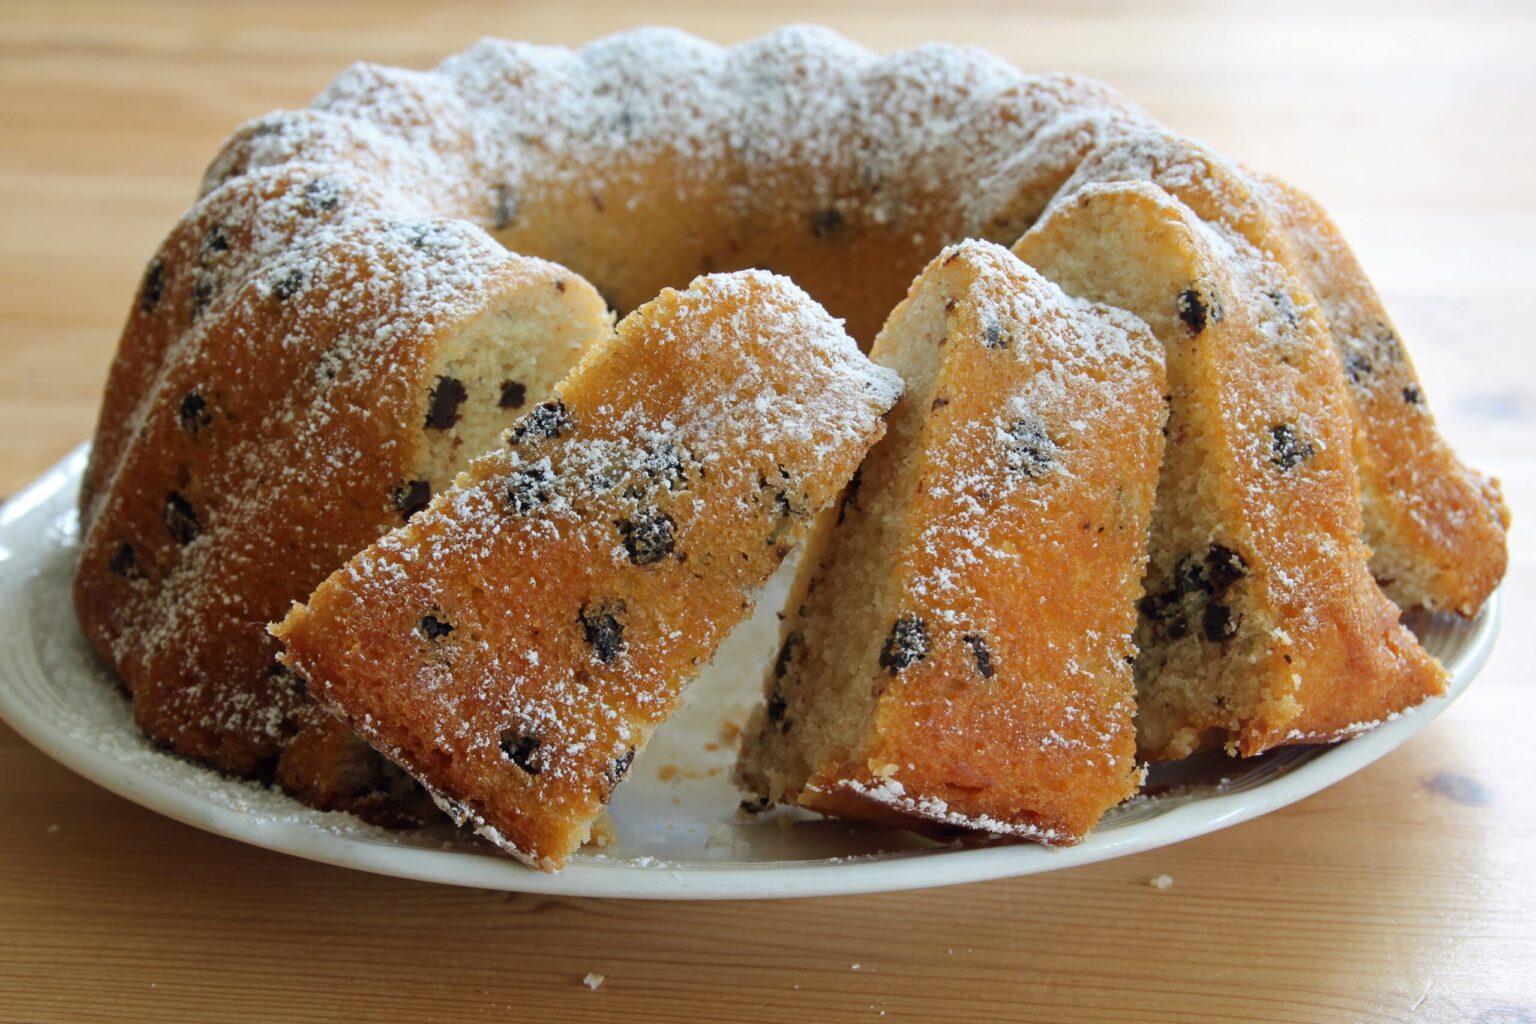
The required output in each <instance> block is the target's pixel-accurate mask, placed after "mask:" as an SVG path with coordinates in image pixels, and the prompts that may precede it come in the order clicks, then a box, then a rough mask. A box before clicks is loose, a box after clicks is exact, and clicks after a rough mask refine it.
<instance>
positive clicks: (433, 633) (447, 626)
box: [416, 615, 453, 640]
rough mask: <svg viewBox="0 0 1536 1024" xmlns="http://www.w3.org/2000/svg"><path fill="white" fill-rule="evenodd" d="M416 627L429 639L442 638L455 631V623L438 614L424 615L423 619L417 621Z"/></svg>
mask: <svg viewBox="0 0 1536 1024" xmlns="http://www.w3.org/2000/svg"><path fill="white" fill-rule="evenodd" d="M416 629H417V630H418V631H419V632H420V633H421V635H422V636H424V637H426V638H427V639H428V640H441V639H442V638H443V637H445V636H447V635H448V634H449V633H452V632H453V624H452V623H450V622H446V621H444V620H443V619H440V618H438V617H437V616H436V615H423V616H422V617H421V621H420V622H418V623H416Z"/></svg>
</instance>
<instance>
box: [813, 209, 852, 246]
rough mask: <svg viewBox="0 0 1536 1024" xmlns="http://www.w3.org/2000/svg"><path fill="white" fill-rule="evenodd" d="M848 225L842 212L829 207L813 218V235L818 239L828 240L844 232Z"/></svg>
mask: <svg viewBox="0 0 1536 1024" xmlns="http://www.w3.org/2000/svg"><path fill="white" fill-rule="evenodd" d="M846 225H847V219H846V218H844V217H843V214H842V211H840V210H836V209H833V208H832V207H830V206H829V207H827V208H826V209H825V210H821V211H819V212H817V213H816V214H815V215H813V216H812V217H811V234H813V235H815V236H816V237H817V238H828V237H830V236H832V235H835V234H837V233H838V232H840V231H842V230H843V228H844V227H845V226H846Z"/></svg>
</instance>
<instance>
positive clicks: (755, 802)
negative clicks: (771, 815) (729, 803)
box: [736, 796, 773, 814]
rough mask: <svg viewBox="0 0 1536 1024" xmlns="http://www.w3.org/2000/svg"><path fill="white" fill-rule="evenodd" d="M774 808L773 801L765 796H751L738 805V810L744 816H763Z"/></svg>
mask: <svg viewBox="0 0 1536 1024" xmlns="http://www.w3.org/2000/svg"><path fill="white" fill-rule="evenodd" d="M772 806H773V801H772V800H769V799H768V798H767V797H765V796H751V797H747V798H746V799H745V800H743V801H742V802H741V803H739V804H737V805H736V809H737V810H739V811H741V813H742V814H762V813H763V812H764V811H766V810H767V809H768V808H770V807H772Z"/></svg>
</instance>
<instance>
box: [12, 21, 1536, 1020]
mask: <svg viewBox="0 0 1536 1024" xmlns="http://www.w3.org/2000/svg"><path fill="white" fill-rule="evenodd" d="M1150 6H1151V5H1141V4H1124V5H1121V4H1114V3H1109V2H1100V3H1094V4H1087V5H1081V6H1076V5H1069V4H1066V3H1044V2H1042V3H1038V4H1024V3H1019V4H1004V3H998V2H993V3H987V2H980V0H975V2H968V3H956V4H950V5H947V6H945V7H943V8H942V9H939V8H936V7H933V6H930V5H927V4H921V3H916V2H905V0H885V2H881V3H855V4H847V5H842V6H837V7H834V6H832V5H828V4H822V3H815V4H813V3H806V2H799V0H792V2H788V3H780V4H775V5H760V6H757V7H751V8H739V7H734V6H730V5H724V4H688V3H680V2H662V0H656V2H652V3H649V4H645V5H638V4H626V3H619V2H611V3H578V2H572V0H563V2H559V3H523V4H508V3H495V4H492V3H486V4H480V5H468V4H452V3H443V2H438V3H433V4H430V5H423V4H415V3H412V4H405V3H393V2H381V3H368V4H361V3H358V4H328V5H322V4H317V3H310V2H306V3H287V2H267V3H261V4H252V5H214V4H191V3H187V4H178V3H171V2H147V3H141V4H137V5H132V6H130V5H127V4H122V3H78V4H62V3H6V4H3V5H0V26H3V27H4V31H3V33H0V54H3V59H0V138H3V139H4V140H5V141H4V145H3V146H0V493H11V492H14V491H15V490H16V489H17V488H18V487H20V486H22V485H23V484H25V483H26V481H28V480H29V479H31V478H32V477H33V476H35V475H36V474H37V473H39V472H40V471H42V470H43V469H44V468H46V467H47V466H48V465H49V464H51V463H52V462H53V461H54V460H55V459H57V458H58V457H60V456H61V455H62V454H63V453H64V452H66V451H67V450H68V449H69V448H71V447H73V446H74V445H75V444H77V443H78V442H79V441H80V440H82V439H84V438H86V437H87V436H89V434H90V432H91V429H92V426H93V423H94V417H95V410H96V403H97V399H98V395H99V389H100V386H101V383H102V380H103V378H104V375H105V371H106V366H107V363H108V361H109V360H110V358H111V355H112V351H113V347H114V345H115V343H116V335H117V330H118V328H119V326H120V323H121V317H122V316H123V314H124V312H125V310H126V309H127V307H128V303H129V300H130V297H131V295H132V292H133V288H134V284H135V282H136V279H137V277H138V275H139V273H140V270H141V267H142V264H143V261H144V260H145V258H146V257H147V256H148V255H149V253H150V252H151V251H152V249H153V247H154V246H155V244H156V242H157V241H158V239H159V238H160V236H161V235H162V234H163V233H164V232H165V230H166V229H167V228H168V227H169V226H170V224H171V223H172V221H173V220H174V219H175V217H176V216H177V215H178V214H179V213H180V212H181V211H182V210H183V209H184V208H185V207H186V205H187V204H188V203H189V202H190V199H191V197H192V194H193V190H194V188H195V186H196V183H197V180H198V178H199V176H200V174H201V171H202V167H203V164H204V162H205V161H206V160H207V159H208V157H209V156H210V155H211V154H212V153H213V152H214V150H215V148H216V147H217V145H218V143H219V141H220V140H221V139H222V137H223V136H224V135H225V134H226V133H227V132H228V131H229V130H230V128H232V127H233V126H234V125H235V124H236V123H237V122H239V121H240V120H242V119H244V118H246V117H249V116H253V115H256V114H259V113H262V112H264V111H266V110H268V109H271V108H273V107H278V106H293V105H298V104H301V103H303V102H305V101H306V100H307V99H308V98H309V97H310V96H311V95H312V94H313V93H314V92H316V91H317V90H318V89H319V88H320V87H321V86H323V85H324V83H325V82H326V80H327V79H328V78H329V77H330V76H331V75H332V74H334V73H335V72H336V71H338V70H339V69H340V68H342V67H343V66H344V65H346V64H347V63H349V62H351V61H353V60H358V59H370V60H379V61H384V62H388V63H394V64H404V65H409V66H416V67H426V66H430V65H431V64H432V63H434V62H435V61H436V60H438V59H440V58H441V57H442V56H444V55H446V54H448V53H451V52H454V51H455V50H458V49H460V48H462V47H463V46H465V45H467V44H468V43H469V42H471V41H472V40H473V39H475V38H476V37H478V36H480V35H487V34H489V35H503V36H508V37H512V38H522V39H531V40H537V41H548V42H560V43H580V42H583V41H585V40H587V39H590V38H593V37H595V36H598V35H602V34H605V33H608V32H611V31H615V30H619V29H623V28H627V27H630V26H632V25H635V24H641V23H661V24H675V25H678V26H680V27H683V28H687V29H689V30H691V31H694V32H697V33H699V34H701V35H704V36H707V37H709V38H712V39H716V40H718V41H721V42H731V41H735V40H739V39H742V38H746V37H749V36H752V35H754V34H757V33H759V32H762V31H765V30H767V29H770V28H772V27H774V26H776V25H778V24H781V23H784V22H788V21H821V22H824V23H826V24H829V25H830V26H831V27H833V28H835V29H838V30H839V31H842V32H845V33H847V34H849V35H851V36H853V37H855V38H857V39H860V40H861V41H863V42H865V43H866V44H868V45H870V46H872V47H874V48H876V49H881V50H886V49H892V48H897V47H901V46H908V45H914V44H917V43H921V42H925V41H929V40H943V41H950V42H962V43H978V44H982V45H986V46H988V47H990V48H991V49H993V50H995V51H996V52H998V53H1000V54H1001V55H1003V56H1004V57H1006V58H1008V59H1010V60H1013V61H1015V62H1017V63H1018V64H1020V65H1021V66H1023V67H1026V68H1029V69H1036V70H1045V69H1058V68H1064V69H1070V70H1075V71H1081V72H1085V73H1088V74H1093V75H1098V76H1100V77H1103V78H1106V79H1108V80H1109V81H1111V82H1112V83H1114V84H1115V85H1117V86H1119V87H1120V88H1122V89H1123V90H1125V91H1126V92H1127V93H1129V94H1130V95H1132V96H1134V97H1136V98H1137V99H1139V100H1140V101H1141V102H1143V103H1144V104H1146V105H1147V106H1148V107H1150V108H1151V109H1152V110H1153V111H1154V112H1155V113H1156V114H1158V115H1159V116H1161V117H1162V118H1164V119H1165V120H1166V121H1167V122H1168V123H1169V124H1171V125H1173V126H1175V127H1176V128H1178V129H1180V130H1183V131H1185V132H1187V133H1189V134H1192V135H1194V136H1196V137H1198V138H1201V139H1203V140H1205V141H1207V142H1209V143H1211V144H1213V145H1215V146H1216V147H1218V148H1220V149H1222V150H1224V151H1227V152H1230V153H1232V154H1234V155H1236V156H1238V157H1240V158H1241V159H1243V160H1245V161H1247V162H1249V163H1252V164H1254V165H1256V166H1259V167H1264V168H1266V169H1268V170H1272V171H1275V172H1277V173H1279V174H1281V175H1283V176H1285V177H1287V178H1290V179H1292V180H1294V181H1295V182H1296V183H1297V184H1299V185H1301V186H1303V187H1304V188H1307V189H1309V190H1310V191H1312V192H1314V193H1315V194H1317V195H1318V196H1319V197H1320V198H1321V199H1322V200H1323V201H1324V202H1325V203H1326V204H1328V205H1329V206H1330V207H1331V209H1332V210H1333V212H1334V213H1335V215H1336V216H1337V217H1338V219H1339V220H1340V221H1341V223H1342V224H1343V226H1344V229H1345V232H1346V234H1347V235H1348V236H1349V237H1350V238H1351V240H1352V241H1353V243H1354V244H1355V246H1356V247H1357V249H1358V250H1359V252H1360V254H1361V256H1362V258H1363V260H1364V262H1365V265H1366V266H1367V267H1368V268H1370V270H1371V271H1372V273H1373V275H1374V276H1375V278H1376V281H1377V283H1378V285H1379V286H1380V287H1381V289H1382V291H1383V293H1384V294H1385V296H1386V299H1387V304H1388V307H1389V308H1390V309H1391V310H1392V311H1393V314H1394V316H1395V317H1396V319H1397V322H1398V326H1399V327H1400V329H1401V331H1402V334H1403V336H1404V337H1405V338H1406V339H1407V340H1408V342H1409V344H1410V346H1411V348H1412V350H1413V352H1414V355H1415V358H1416V360H1417V362H1418V365H1419V368H1420V372H1421V375H1422V376H1423V378H1424V380H1425V383H1426V390H1427V392H1428V395H1429V398H1430V401H1431V403H1432V405H1433V407H1434V408H1435V409H1436V411H1437V414H1438V415H1439V417H1440V419H1441V422H1442V424H1443V426H1444V429H1445V431H1446V432H1447V433H1448V434H1449V435H1450V436H1451V438H1452V439H1453V440H1454V441H1455V442H1456V443H1457V444H1458V445H1459V446H1460V447H1461V448H1462V450H1463V451H1464V452H1465V453H1466V455H1467V456H1468V458H1469V459H1470V460H1471V461H1472V462H1474V463H1475V464H1477V465H1480V466H1482V467H1484V468H1486V469H1488V470H1490V471H1493V472H1495V473H1497V474H1498V475H1499V476H1501V477H1502V478H1503V480H1504V483H1505V487H1506V490H1507V492H1508V495H1509V499H1510V504H1511V505H1512V506H1513V508H1514V510H1515V513H1516V517H1517V518H1516V526H1515V531H1514V535H1513V538H1512V540H1513V565H1512V568H1511V573H1510V578H1509V580H1508V582H1507V583H1506V585H1505V597H1506V602H1507V604H1506V619H1505V630H1504V636H1503V638H1502V640H1501V642H1500V644H1499V646H1498V649H1497V650H1496V651H1495V653H1494V655H1493V658H1492V660H1491V661H1490V663H1489V665H1488V667H1487V669H1486V670H1485V672H1484V675H1483V676H1482V677H1481V678H1480V679H1479V680H1478V682H1477V684H1476V685H1475V686H1474V687H1473V689H1472V690H1471V692H1470V693H1469V694H1468V695H1467V696H1466V697H1465V698H1464V699H1463V700H1461V701H1460V702H1459V703H1458V704H1456V705H1455V706H1454V707H1453V708H1451V709H1450V710H1449V711H1448V712H1447V713H1446V714H1445V715H1443V716H1442V717H1441V718H1440V719H1438V720H1437V721H1436V722H1435V723H1434V724H1433V725H1432V726H1431V727H1430V728H1429V729H1427V730H1426V731H1425V732H1424V733H1423V734H1422V735H1421V736H1419V737H1418V738H1417V739H1415V740H1414V742H1412V743H1411V744H1409V745H1408V746H1407V747H1406V748H1404V749H1402V750H1399V751H1398V752H1396V753H1394V754H1393V755H1391V756H1389V757H1387V758H1386V759H1385V760H1383V761H1381V762H1379V763H1377V764H1376V765H1374V766H1373V767H1371V768H1369V769H1367V770H1366V771H1364V772H1362V773H1360V774H1359V775H1358V776H1356V777H1354V778H1352V779H1350V780H1348V781H1346V782H1344V783H1342V784H1340V785H1338V786H1336V787H1334V788H1332V789H1330V790H1328V791H1326V792H1324V793H1322V794H1320V795H1318V796H1316V797H1313V798H1311V799H1309V800H1306V801H1304V802H1302V803H1300V804H1298V805H1295V806H1293V807H1291V808H1289V809H1287V810H1284V811H1282V812H1279V813H1276V814H1273V815H1270V816H1268V817H1266V818H1263V819H1260V820H1258V821H1255V822H1252V823H1249V824H1247V825H1243V826H1240V827H1237V828H1233V829H1230V830H1228V831H1225V832H1220V833H1217V834H1214V835H1211V836H1207V837H1205V838H1203V839H1199V840H1195V841H1191V842H1187V843H1184V844H1181V845H1179V846H1177V847H1173V848H1169V849H1165V850H1160V851H1155V852H1152V853H1147V854H1143V855H1140V856H1137V857H1132V858H1127V859H1123V860H1118V861H1113V862H1110V863H1106V864H1101V865H1097V866H1093V867H1088V868H1083V869H1078V870H1074V871H1070V872H1062V873H1058V874H1054V875H1045V876H1037V877H1033V878H1025V879H1016V880H1011V881H1003V882H996V883H988V884H981V885H972V886H966V887H961V888H956V889H943V890H931V891H925V892H915V893H901V894H891V895H884V896H870V897H858V898H847V899H822V900H798V901H784V902H777V903H765V904H726V903H698V904H682V903H678V904H653V903H638V902H635V903H629V902H617V901H590V900H568V899H547V898H530V897H521V896H507V895H504V894H500V893H487V892H481V891H474V890H462V889H452V888H446V887H438V886H430V885H425V884H417V883H412V882H405V881H398V880H393V879H387V878H379V877H373V876H370V875H365V874H361V873H356V872H350V871H344V870H340V869H334V868H327V867H322V866H319V865H315V864H309V863H305V862H302V861H299V860H295V859H291V858H287V857H283V856H280V855H276V854H270V853H266V852H263V851H260V850H256V849H253V848H249V847H246V846H242V845H240V844H237V843H233V842H229V841H225V840H222V839H218V838H215V837H213V836H210V835H207V834H204V833H201V832H197V831H194V830H192V829H188V828H185V827H182V826H180V825H176V824H174V823H172V822H170V821H168V820H165V819H163V818H160V817H157V816H156V815H153V814H151V813H149V812H147V811H144V810H141V809H139V808H137V807H135V806H133V805H131V804H129V803H127V802H125V801H123V800H120V799H118V798H116V797H114V796H111V795H110V794H108V793H106V792H104V791H102V790H100V789H97V788H96V787H94V786H92V785H90V784H88V783H86V782H84V781H82V780H80V779H78V778H76V777H74V776H73V775H71V774H70V773H68V772H67V771H65V770H63V769H62V768H59V767H58V766H56V765H54V764H53V763H52V762H50V761H49V760H48V759H46V758H45V757H43V756H42V755H41V754H39V753H37V752H36V751H34V750H33V749H32V748H31V747H29V746H27V745H26V744H25V743H23V742H22V741H21V740H20V739H19V738H17V737H16V736H15V734H14V733H12V732H10V731H9V730H6V729H4V728H3V727H0V807H3V808H4V810H3V813H0V1020H4V1021H114V1022H117V1021H140V1020H143V1021H160V1022H171V1021H215V1020H262V1021H274V1020H276V1021H296V1022H309V1021H342V1020H386V1019H398V1020H438V1021H450V1020H582V1021H618V1020H626V1021H629V1020H652V1019H654V1020H670V1021H727V1020H730V1021H734V1020H765V1021H797V1022H798V1021H843V1020H909V1021H933V1022H941V1021H946V1022H947V1021H974V1020H1004V1019H1006V1020H1038V1021H1098V1020H1136V1021H1146V1022H1154V1021H1181V1022H1182V1021H1321V1020H1330V1021H1331V1020H1338V1021H1420V1020H1425V1021H1429V1020H1433V1021H1440V1020H1447V1021H1449V1020H1456V1021H1478V1022H1482V1024H1510V1022H1517V1021H1536V884H1533V882H1532V867H1531V865H1532V864H1533V862H1536V814H1533V813H1532V811H1531V793H1532V791H1533V790H1536V769H1533V767H1532V765H1533V760H1532V758H1531V756H1530V753H1529V751H1528V749H1527V748H1526V747H1525V743H1526V742H1528V739H1527V737H1528V735H1529V732H1530V723H1531V722H1532V721H1533V720H1536V687H1533V680H1532V669H1531V666H1532V665H1533V664H1536V631H1533V629H1532V626H1533V624H1536V549H1533V538H1532V531H1531V528H1530V527H1529V526H1528V524H1529V523H1530V522H1532V520H1531V519H1530V518H1529V516H1530V515H1532V514H1533V513H1532V510H1536V444H1533V441H1536V384H1533V377H1536V355H1533V349H1532V346H1531V339H1530V335H1531V326H1530V317H1529V314H1528V308H1529V304H1530V302H1531V295H1532V287H1533V282H1536V247H1533V246H1532V245H1531V239H1532V238H1533V237H1536V200H1533V195H1536V170H1533V169H1536V62H1533V61H1532V60H1531V57H1530V54H1531V53H1532V52H1533V50H1536V10H1533V8H1532V7H1531V6H1530V5H1529V4H1525V3H1521V2H1515V0H1510V2H1504V3H1498V2H1488V3H1481V4H1477V5H1460V6H1458V7H1454V8H1453V7H1452V5H1448V4H1428V3H1398V4H1390V5H1388V4H1382V5H1377V6H1355V5H1351V4H1346V3H1320V2H1309V3H1305V4H1300V5H1294V6H1287V7H1284V8H1282V7H1281V6H1280V5H1272V4H1256V3H1255V4H1221V5H1215V4H1205V3H1194V2H1190V3H1183V4H1168V5H1161V6H1160V8H1159V10H1157V11H1156V12H1153V11H1151V10H1150V9H1149V8H1150ZM1164 873H1166V874H1169V875H1171V876H1172V877H1173V879H1174V884H1173V886H1172V888H1171V889H1169V890H1167V891H1159V890H1157V889H1155V888H1153V887H1151V886H1150V885H1149V884H1148V881H1149V879H1151V878H1152V877H1153V876H1155V875H1159V874H1164ZM854 965H858V966H857V969H855V967H854ZM588 972H596V973H599V974H602V975H604V976H605V978H606V981H605V982H604V984H603V985H602V987H601V988H600V989H598V990H597V991H590V990H589V989H587V988H586V987H584V986H583V985H582V984H581V979H582V977H583V976H584V975H585V974H587V973H588Z"/></svg>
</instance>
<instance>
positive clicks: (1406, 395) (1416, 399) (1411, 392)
mask: <svg viewBox="0 0 1536 1024" xmlns="http://www.w3.org/2000/svg"><path fill="white" fill-rule="evenodd" d="M1403 401H1405V402H1407V403H1408V404H1409V405H1418V404H1420V403H1421V402H1423V401H1424V396H1423V395H1421V394H1420V393H1419V389H1418V387H1417V386H1416V385H1414V384H1410V385H1408V386H1407V387H1405V388H1403Z"/></svg>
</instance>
